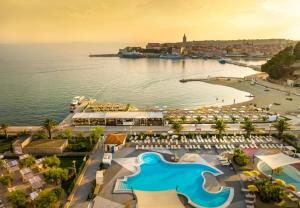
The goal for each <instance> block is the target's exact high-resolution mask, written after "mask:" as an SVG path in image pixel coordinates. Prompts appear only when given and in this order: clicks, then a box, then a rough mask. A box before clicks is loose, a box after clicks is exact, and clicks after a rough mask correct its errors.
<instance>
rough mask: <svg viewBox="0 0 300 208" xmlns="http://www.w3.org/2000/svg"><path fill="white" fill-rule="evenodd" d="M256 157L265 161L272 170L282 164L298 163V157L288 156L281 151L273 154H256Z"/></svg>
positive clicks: (299, 161)
mask: <svg viewBox="0 0 300 208" xmlns="http://www.w3.org/2000/svg"><path fill="white" fill-rule="evenodd" d="M256 157H257V158H259V159H260V160H262V161H263V162H264V163H266V164H267V165H268V166H269V167H270V168H271V169H273V170H274V169H276V168H279V167H282V166H286V165H290V164H294V163H300V159H296V158H293V157H290V156H288V155H286V154H283V153H278V154H273V155H256Z"/></svg>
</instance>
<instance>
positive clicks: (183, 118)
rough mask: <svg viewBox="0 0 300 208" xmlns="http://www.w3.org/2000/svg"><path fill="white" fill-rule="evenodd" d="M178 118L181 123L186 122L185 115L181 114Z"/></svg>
mask: <svg viewBox="0 0 300 208" xmlns="http://www.w3.org/2000/svg"><path fill="white" fill-rule="evenodd" d="M180 119H181V121H182V123H185V122H186V116H185V115H183V116H181V117H180Z"/></svg>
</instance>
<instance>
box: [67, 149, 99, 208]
mask: <svg viewBox="0 0 300 208" xmlns="http://www.w3.org/2000/svg"><path fill="white" fill-rule="evenodd" d="M102 157H103V149H102V145H101V143H100V145H97V146H96V147H95V149H94V151H93V152H92V153H91V155H90V157H89V160H88V161H87V169H86V170H85V172H83V173H82V174H83V177H82V179H81V180H80V179H79V183H78V184H76V185H75V187H74V192H73V194H74V195H73V199H72V201H71V204H70V207H79V206H80V205H81V204H82V203H84V202H86V200H87V197H88V194H89V193H90V191H91V188H92V181H93V180H95V177H96V171H97V170H98V167H99V165H100V162H101V160H102Z"/></svg>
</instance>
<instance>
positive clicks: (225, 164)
mask: <svg viewBox="0 0 300 208" xmlns="http://www.w3.org/2000/svg"><path fill="white" fill-rule="evenodd" d="M220 163H221V165H222V166H228V165H230V163H229V162H221V161H220Z"/></svg>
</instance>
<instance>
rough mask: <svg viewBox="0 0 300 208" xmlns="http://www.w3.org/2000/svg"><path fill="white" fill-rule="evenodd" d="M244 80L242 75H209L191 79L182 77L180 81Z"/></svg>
mask: <svg viewBox="0 0 300 208" xmlns="http://www.w3.org/2000/svg"><path fill="white" fill-rule="evenodd" d="M220 79H221V80H244V78H240V77H207V78H191V79H180V80H179V82H181V83H185V82H206V81H208V80H220Z"/></svg>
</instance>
